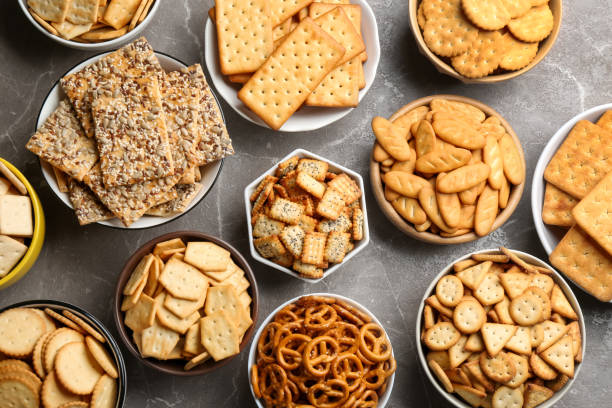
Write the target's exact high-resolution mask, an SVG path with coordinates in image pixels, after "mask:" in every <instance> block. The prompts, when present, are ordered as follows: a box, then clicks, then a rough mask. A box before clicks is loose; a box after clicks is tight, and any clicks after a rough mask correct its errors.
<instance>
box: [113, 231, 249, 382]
mask: <svg viewBox="0 0 612 408" xmlns="http://www.w3.org/2000/svg"><path fill="white" fill-rule="evenodd" d="M114 315H115V324H116V326H117V330H118V331H119V336H120V337H121V340H122V341H123V343H124V344H125V346H126V347H127V349H128V350H129V351H130V353H132V355H134V356H135V357H136V358H137V359H138V360H139V361H140V362H142V363H143V364H144V365H146V366H148V367H151V368H153V369H155V370H157V371H160V372H162V373H166V374H172V375H177V376H195V375H202V374H206V373H209V372H211V371H214V370H216V369H217V368H219V367H221V366H223V365H225V364H227V363H228V362H229V361H231V360H232V359H233V358H235V357H236V356H237V355H238V354H240V353H241V352H242V350H243V349H244V348H245V347H246V346H247V345H248V343H249V341H250V340H251V337H252V336H253V333H254V329H255V324H256V323H257V315H258V291H257V282H256V280H255V276H254V274H253V271H252V270H251V268H250V266H249V264H248V263H247V261H246V260H245V259H244V257H243V256H242V255H241V254H240V252H238V251H237V250H236V249H235V248H234V247H232V246H231V245H230V244H228V243H227V242H225V241H222V240H221V239H219V238H215V237H213V236H210V235H207V234H203V233H201V232H197V231H177V232H172V233H168V234H164V235H162V236H159V237H157V238H155V239H152V240H151V241H149V242H147V243H146V244H144V245H143V246H142V247H140V248H139V249H138V250H137V251H136V252H135V253H134V254H133V255H132V256H131V257H130V258H129V259H128V260H127V262H126V264H125V266H124V268H123V270H122V271H121V274H120V275H119V279H118V281H117V286H116V291H115V302H114Z"/></svg>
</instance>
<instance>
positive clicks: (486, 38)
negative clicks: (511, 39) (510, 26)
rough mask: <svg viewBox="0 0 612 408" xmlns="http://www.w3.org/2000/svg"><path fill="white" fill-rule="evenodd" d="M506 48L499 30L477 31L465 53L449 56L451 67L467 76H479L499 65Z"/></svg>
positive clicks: (487, 73)
mask: <svg viewBox="0 0 612 408" xmlns="http://www.w3.org/2000/svg"><path fill="white" fill-rule="evenodd" d="M506 49H507V46H506V43H505V41H504V40H503V36H502V34H501V32H499V31H479V32H478V35H477V38H476V39H475V40H474V42H473V43H472V45H471V47H470V48H469V49H468V50H467V52H466V53H464V54H461V55H457V56H456V57H453V58H451V64H452V65H453V68H455V70H457V72H459V73H460V74H461V75H463V76H465V77H468V78H481V77H484V76H487V75H489V74H490V73H492V72H493V71H495V70H496V69H497V68H498V67H499V63H500V62H501V60H502V58H503V56H504V53H505V51H506Z"/></svg>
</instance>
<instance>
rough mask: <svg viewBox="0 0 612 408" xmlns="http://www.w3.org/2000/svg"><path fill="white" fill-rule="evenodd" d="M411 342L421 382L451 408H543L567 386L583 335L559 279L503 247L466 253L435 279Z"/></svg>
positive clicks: (531, 258)
mask: <svg viewBox="0 0 612 408" xmlns="http://www.w3.org/2000/svg"><path fill="white" fill-rule="evenodd" d="M416 341H417V343H418V344H419V345H420V346H419V347H417V351H418V354H419V360H420V362H421V365H422V367H423V369H424V370H425V373H426V374H427V377H428V378H429V380H430V381H431V383H432V384H433V386H434V388H436V390H437V391H438V392H440V394H441V395H442V396H443V397H444V398H445V399H446V400H447V401H448V402H449V403H451V404H452V405H453V406H455V407H462V408H467V407H470V406H491V403H493V406H518V407H521V406H527V407H536V406H538V407H543V408H548V407H552V406H553V405H555V404H556V403H558V402H559V401H560V400H561V398H562V397H563V395H564V394H565V393H566V392H567V391H568V390H569V389H570V388H571V386H572V385H573V382H574V380H575V378H576V376H577V375H578V373H579V371H580V368H581V366H582V364H580V363H581V362H582V359H583V357H584V353H585V341H586V334H585V325H584V317H583V314H582V311H581V309H580V305H579V304H578V301H577V299H576V297H575V296H574V293H573V292H572V290H571V288H570V287H569V285H568V284H567V283H566V282H565V280H564V279H563V278H562V277H561V275H559V274H558V273H557V272H556V271H555V270H554V269H552V268H551V267H550V266H549V265H548V264H546V263H545V262H543V261H541V260H539V259H538V258H536V257H534V256H532V255H529V254H527V253H524V252H520V251H513V250H508V249H506V248H503V247H502V248H499V250H498V249H488V250H482V251H477V252H473V253H471V254H467V255H465V256H463V257H461V258H459V259H457V260H456V261H454V262H452V263H451V264H449V265H448V266H446V267H445V268H444V269H443V270H442V272H440V273H439V274H438V275H437V276H436V278H435V279H434V280H433V282H432V283H431V285H430V286H429V287H428V288H427V290H426V291H425V295H424V297H423V301H422V302H421V305H420V306H419V310H418V315H417V321H416Z"/></svg>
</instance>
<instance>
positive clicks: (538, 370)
mask: <svg viewBox="0 0 612 408" xmlns="http://www.w3.org/2000/svg"><path fill="white" fill-rule="evenodd" d="M529 367H531V371H533V373H534V374H535V375H536V376H538V377H539V378H541V379H543V380H547V381H548V380H554V379H555V378H557V375H558V373H557V371H556V370H555V369H554V368H552V367H551V366H549V365H548V363H547V362H546V361H544V360H542V358H541V357H540V356H539V355H538V354H537V353H531V356H529Z"/></svg>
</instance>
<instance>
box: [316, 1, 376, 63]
mask: <svg viewBox="0 0 612 408" xmlns="http://www.w3.org/2000/svg"><path fill="white" fill-rule="evenodd" d="M315 23H317V24H318V25H319V26H320V27H321V28H322V29H323V30H325V32H327V33H328V34H329V35H330V36H331V37H332V38H333V39H334V40H336V41H337V42H338V43H340V44H341V45H342V47H344V49H345V53H344V55H343V56H342V58H341V59H340V61H338V65H342V64H344V63H346V62H348V61H350V60H352V59H353V58H354V57H356V56H358V55H359V54H361V53H362V52H363V51H364V50H365V44H364V42H363V39H362V38H361V34H360V33H359V32H358V31H357V29H356V28H355V26H354V25H353V22H352V21H351V20H350V19H349V17H348V16H347V14H346V13H345V12H344V9H343V8H342V7H336V8H333V9H331V10H330V11H328V12H327V13H325V14H323V15H322V16H320V17H318V18H317V19H316V20H315Z"/></svg>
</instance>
